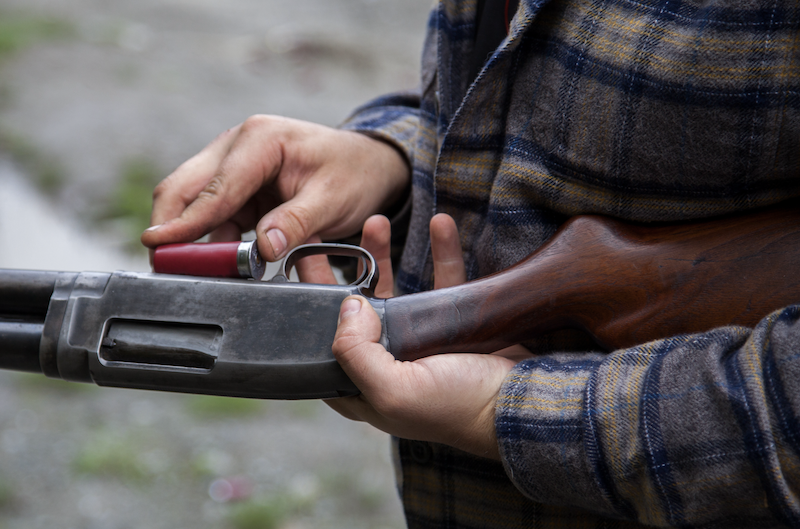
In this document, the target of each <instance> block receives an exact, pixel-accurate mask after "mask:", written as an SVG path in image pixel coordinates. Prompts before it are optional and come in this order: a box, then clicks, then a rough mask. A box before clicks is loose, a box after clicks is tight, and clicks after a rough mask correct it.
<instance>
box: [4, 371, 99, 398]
mask: <svg viewBox="0 0 800 529" xmlns="http://www.w3.org/2000/svg"><path fill="white" fill-rule="evenodd" d="M15 379H16V382H15V383H16V385H17V386H18V387H20V388H23V389H26V390H31V391H35V392H37V393H41V392H47V393H56V394H58V395H83V394H85V393H87V392H90V391H97V390H98V389H99V388H98V387H97V386H95V385H93V384H82V383H80V382H67V381H65V380H60V379H57V378H49V377H46V376H44V375H40V374H37V373H15Z"/></svg>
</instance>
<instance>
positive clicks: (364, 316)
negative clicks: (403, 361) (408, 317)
mask: <svg viewBox="0 0 800 529" xmlns="http://www.w3.org/2000/svg"><path fill="white" fill-rule="evenodd" d="M380 335H381V322H380V319H379V318H378V315H377V314H376V313H375V311H374V310H373V308H372V306H371V305H370V304H369V302H368V301H367V300H366V299H365V298H363V297H361V296H350V297H348V298H346V299H345V300H344V301H343V302H342V305H341V308H340V310H339V326H338V328H337V329H336V335H335V336H334V339H333V346H332V351H333V356H334V357H335V358H336V360H337V361H338V362H339V365H341V366H342V369H343V370H344V372H345V373H347V376H349V377H350V380H352V381H353V383H354V384H355V385H356V386H357V387H358V388H359V389H361V391H362V392H366V393H369V392H370V390H372V389H373V388H375V387H380V386H381V385H383V382H382V380H383V379H384V378H385V377H386V376H388V375H389V374H390V373H391V372H392V370H391V368H392V367H393V364H394V362H395V359H394V357H393V356H392V355H391V354H390V353H389V352H388V351H386V349H384V348H383V347H382V346H381V345H379V344H378V343H377V342H378V340H379V339H380Z"/></svg>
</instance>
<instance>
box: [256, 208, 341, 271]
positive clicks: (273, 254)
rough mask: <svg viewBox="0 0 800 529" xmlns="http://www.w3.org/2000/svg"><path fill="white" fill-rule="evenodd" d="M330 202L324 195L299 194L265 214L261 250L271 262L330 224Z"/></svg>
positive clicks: (261, 223)
mask: <svg viewBox="0 0 800 529" xmlns="http://www.w3.org/2000/svg"><path fill="white" fill-rule="evenodd" d="M328 208H329V205H327V204H326V200H325V198H324V197H323V196H317V197H316V198H315V197H314V195H313V194H305V195H298V196H296V197H294V198H293V199H291V200H289V201H287V202H284V203H283V204H281V205H279V206H277V207H275V208H274V209H273V210H271V211H270V212H269V213H267V214H266V215H264V216H263V217H262V218H261V220H260V221H259V222H258V225H257V226H256V238H257V239H258V250H259V252H261V255H262V256H264V257H265V258H266V259H267V260H268V261H276V260H278V259H280V258H282V257H283V256H285V255H286V253H287V252H289V250H291V249H292V248H295V247H297V246H299V245H301V244H303V243H305V242H306V241H307V240H309V239H310V238H311V237H312V236H314V235H317V234H318V233H319V231H320V230H322V229H323V227H324V226H326V225H328V224H330V223H329V222H328V223H326V220H325V219H326V218H327V216H328V215H327V209H328Z"/></svg>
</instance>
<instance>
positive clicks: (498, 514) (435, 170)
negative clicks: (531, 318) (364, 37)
mask: <svg viewBox="0 0 800 529" xmlns="http://www.w3.org/2000/svg"><path fill="white" fill-rule="evenodd" d="M799 12H800V7H798V3H797V2H794V3H791V2H788V1H786V0H769V1H759V0H708V1H704V2H699V1H697V0H694V1H692V0H521V2H520V8H519V11H518V12H517V14H516V16H515V18H514V20H513V21H512V24H511V29H510V33H509V36H508V38H507V39H506V40H504V41H503V43H502V44H501V45H500V47H499V48H498V49H497V51H496V52H495V53H494V54H493V55H492V56H491V57H490V58H489V59H488V61H487V64H486V66H485V67H484V69H483V71H482V72H481V73H480V74H479V76H478V78H477V79H476V80H475V81H474V82H472V80H470V79H468V78H467V70H468V66H469V60H470V52H471V50H472V45H473V39H474V35H475V23H474V19H475V2H473V1H469V0H466V1H459V0H439V2H438V4H437V5H436V6H435V8H434V10H433V12H432V15H431V18H430V22H429V31H428V36H427V39H426V44H425V48H424V52H423V64H422V83H421V88H420V91H419V93H416V94H396V95H391V96H387V97H384V98H381V99H379V100H376V101H374V102H372V103H370V104H367V105H365V106H364V107H362V108H360V109H358V110H357V111H356V112H355V113H354V114H353V116H351V118H350V119H349V120H348V121H347V122H346V123H345V124H344V128H347V129H350V130H357V131H361V132H363V133H365V134H369V135H372V136H374V137H378V138H382V139H384V140H386V141H388V142H391V143H393V144H394V145H396V146H397V147H398V148H400V149H401V150H402V151H403V152H404V153H405V154H406V156H407V157H408V159H409V162H410V163H411V166H412V215H411V221H410V226H409V235H408V238H407V241H406V246H405V250H404V253H403V259H402V263H401V267H400V270H399V271H398V274H397V288H398V290H399V291H400V292H416V291H420V290H426V289H429V288H431V287H432V263H431V257H430V241H429V236H428V221H429V220H430V218H431V216H432V215H433V214H435V213H438V212H446V213H449V214H450V215H452V216H453V217H454V218H455V219H456V222H457V223H458V226H459V229H460V233H461V237H462V240H461V242H462V248H463V251H464V259H465V263H466V265H467V271H468V277H469V278H470V279H472V278H476V277H480V276H483V275H486V274H489V273H492V272H495V271H498V270H501V269H503V268H506V267H508V266H510V265H512V264H514V263H515V262H517V261H519V260H520V259H522V258H523V257H524V256H526V255H528V254H529V253H531V252H532V251H533V250H535V249H536V248H538V247H539V246H540V245H541V244H542V243H543V242H544V241H546V240H547V239H548V238H549V237H550V236H551V235H552V234H553V233H554V232H555V230H556V229H557V228H558V226H559V225H560V224H561V223H563V222H564V220H565V219H566V218H568V217H569V216H572V215H576V214H582V213H601V214H606V215H610V216H614V217H618V218H622V219H629V220H635V221H644V222H647V221H671V220H682V219H689V218H703V217H708V216H712V215H718V214H723V213H731V212H736V211H743V210H746V209H750V208H754V207H758V206H765V205H769V204H773V203H776V202H779V201H781V200H784V199H786V198H789V197H795V196H797V195H798V194H800V178H798V177H800V92H799V90H800V75H799V74H800V51H799V50H800V47H799V45H798V42H800V34H798V20H800V18H799V16H798V15H799ZM790 273H791V272H790ZM742 288H747V284H746V283H743V284H742ZM798 301H800V300H798ZM799 317H800V312H799V311H798V309H797V308H795V307H789V308H786V309H785V310H783V311H778V312H776V313H775V314H773V315H771V316H769V317H768V318H766V319H764V320H763V321H762V322H761V323H760V324H759V325H758V326H757V327H756V328H755V329H746V328H738V327H726V328H721V329H717V330H714V331H710V332H707V333H704V334H698V335H692V336H679V337H674V338H671V339H667V340H662V341H658V342H654V343H650V344H644V345H641V346H639V347H635V348H632V349H629V350H623V351H615V352H609V351H598V350H596V348H595V350H593V346H592V345H590V343H589V342H588V341H587V340H586V339H585V338H584V337H582V336H580V335H578V333H572V332H562V333H554V334H553V335H550V336H543V337H542V338H541V340H539V341H537V342H536V343H532V344H526V345H529V347H531V348H532V349H533V350H535V351H537V352H539V353H541V354H540V355H538V356H536V357H534V358H533V359H530V360H527V361H524V362H521V363H520V364H518V365H517V366H516V368H515V369H514V370H513V371H512V372H511V374H510V375H509V376H508V378H507V379H506V381H505V384H504V386H503V388H502V390H501V393H500V396H499V399H498V402H497V410H496V426H497V436H498V443H499V446H500V451H501V455H502V458H503V461H502V465H501V464H500V463H495V462H492V461H488V460H483V459H480V458H476V457H472V456H470V455H467V454H464V453H461V452H459V451H456V450H453V449H451V448H448V447H445V446H441V445H434V444H427V443H419V442H410V441H406V440H395V446H396V453H397V455H398V456H399V459H400V461H401V463H400V472H399V474H400V478H399V485H400V490H401V494H402V498H403V503H404V506H405V511H406V519H407V523H408V525H409V527H437V528H438V527H452V528H455V527H464V528H467V527H469V528H472V527H612V526H613V527H628V526H631V527H637V526H640V525H655V526H685V527H689V526H714V527H747V526H751V527H772V526H787V525H788V526H800V497H798V486H800V466H798V465H800V458H799V457H798V456H799V454H800V421H799V420H798V416H800V391H798V386H799V385H800V346H799V345H800V344H799V343H798V342H800V324H798V318H799ZM565 351H569V352H565Z"/></svg>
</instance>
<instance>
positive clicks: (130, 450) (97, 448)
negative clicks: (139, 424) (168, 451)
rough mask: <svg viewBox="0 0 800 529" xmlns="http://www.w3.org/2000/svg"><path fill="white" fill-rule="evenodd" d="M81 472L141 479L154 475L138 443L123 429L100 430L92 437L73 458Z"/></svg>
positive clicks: (126, 479)
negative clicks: (115, 430)
mask: <svg viewBox="0 0 800 529" xmlns="http://www.w3.org/2000/svg"><path fill="white" fill-rule="evenodd" d="M73 468H74V469H75V471H76V472H78V473H80V474H88V475H91V476H104V477H113V478H117V479H120V480H121V481H125V482H141V481H143V480H146V479H149V478H152V473H151V472H150V470H149V469H148V468H147V465H145V463H144V462H143V461H142V458H141V456H140V454H139V451H138V446H137V443H135V442H134V441H133V440H132V439H130V438H125V437H124V436H122V435H121V434H120V433H118V432H117V433H112V432H108V431H99V432H97V433H95V434H94V435H93V436H92V437H91V438H89V439H88V440H87V441H86V443H84V445H83V446H82V447H81V450H80V452H79V453H78V454H77V456H76V457H75V459H74V460H73Z"/></svg>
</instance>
